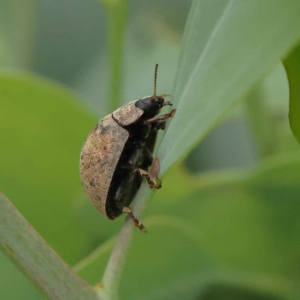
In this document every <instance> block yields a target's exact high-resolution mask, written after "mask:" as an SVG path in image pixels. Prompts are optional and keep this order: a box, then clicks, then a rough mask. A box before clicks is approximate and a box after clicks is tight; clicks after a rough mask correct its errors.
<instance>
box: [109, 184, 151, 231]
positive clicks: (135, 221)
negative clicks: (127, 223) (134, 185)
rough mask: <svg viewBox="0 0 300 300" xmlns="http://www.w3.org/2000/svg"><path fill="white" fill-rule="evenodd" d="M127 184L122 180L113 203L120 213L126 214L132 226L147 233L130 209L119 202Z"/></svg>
mask: <svg viewBox="0 0 300 300" xmlns="http://www.w3.org/2000/svg"><path fill="white" fill-rule="evenodd" d="M127 184H128V179H127V180H124V181H123V182H122V183H121V185H120V186H119V188H118V190H117V192H116V195H115V197H114V199H115V203H116V205H117V207H118V208H119V209H121V210H122V212H124V213H126V214H127V215H128V216H129V217H130V218H131V219H132V221H133V222H134V225H135V226H136V227H138V228H139V229H140V230H141V231H147V228H146V227H145V226H144V225H143V224H142V222H141V221H140V220H139V219H138V218H137V217H136V216H135V215H134V213H133V212H132V210H131V208H130V207H127V206H124V205H123V204H122V202H121V199H122V196H123V194H124V189H125V188H126V185H127Z"/></svg>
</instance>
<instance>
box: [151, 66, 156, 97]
mask: <svg viewBox="0 0 300 300" xmlns="http://www.w3.org/2000/svg"><path fill="white" fill-rule="evenodd" d="M157 69H158V64H156V65H155V71H154V94H153V96H152V97H151V98H155V97H156V79H157Z"/></svg>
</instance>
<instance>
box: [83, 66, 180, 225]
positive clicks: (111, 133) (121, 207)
mask: <svg viewBox="0 0 300 300" xmlns="http://www.w3.org/2000/svg"><path fill="white" fill-rule="evenodd" d="M157 68H158V65H156V66H155V75H154V94H153V96H148V97H145V98H142V99H140V100H135V101H132V102H130V103H128V104H126V105H124V106H122V107H120V108H118V109H117V110H115V111H114V112H113V113H112V114H110V115H108V116H106V117H104V118H103V119H102V120H100V121H99V122H98V123H97V125H96V126H95V128H94V129H93V130H92V132H91V133H90V134H89V136H88V138H87V140H86V142H85V143H84V145H83V147H82V150H81V154H80V176H81V181H82V184H83V187H84V190H85V192H86V193H87V195H88V196H89V198H90V199H91V201H92V203H93V205H94V206H95V207H96V208H97V209H98V210H99V211H100V212H101V213H103V214H105V215H106V216H107V217H108V218H109V219H111V220H113V219H115V218H116V217H118V216H119V215H121V214H122V213H127V214H128V215H129V216H130V217H131V218H132V220H133V222H134V224H135V226H137V227H138V228H139V229H140V230H146V228H145V227H144V225H143V224H142V223H141V222H140V221H139V220H138V219H137V218H136V217H135V215H134V214H133V212H132V210H131V209H130V208H129V205H130V203H131V202H132V199H133V198H134V196H135V194H136V193H137V191H138V189H139V188H140V186H141V183H142V179H143V177H145V178H146V179H147V181H148V184H149V186H150V187H151V188H156V189H158V188H160V187H161V184H160V183H156V180H155V179H153V178H152V177H151V176H150V175H149V174H148V169H149V167H150V166H151V164H152V162H153V157H152V153H153V150H154V146H155V141H156V136H157V131H158V130H159V129H162V130H163V129H165V127H166V121H167V120H168V119H169V118H171V117H173V116H174V114H175V112H176V110H175V109H173V110H172V111H171V112H170V113H167V114H164V115H160V116H158V114H159V112H160V109H161V108H162V107H163V106H166V105H172V104H171V103H170V102H169V101H167V102H165V100H164V97H166V96H169V95H166V94H164V95H161V96H157V95H156V78H157ZM156 164H158V165H159V161H158V160H157V161H156ZM158 167H159V166H158ZM157 173H158V171H157Z"/></svg>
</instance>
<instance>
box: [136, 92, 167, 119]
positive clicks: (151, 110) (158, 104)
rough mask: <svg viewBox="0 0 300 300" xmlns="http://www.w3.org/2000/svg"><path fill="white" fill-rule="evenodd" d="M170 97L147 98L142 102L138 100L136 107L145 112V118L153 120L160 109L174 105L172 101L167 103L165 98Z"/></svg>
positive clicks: (165, 95)
mask: <svg viewBox="0 0 300 300" xmlns="http://www.w3.org/2000/svg"><path fill="white" fill-rule="evenodd" d="M167 96H169V95H167V94H164V95H161V96H156V95H155V96H154V95H153V96H148V97H145V98H142V99H141V100H138V101H137V102H136V103H135V106H136V107H138V108H140V109H142V110H143V111H144V117H146V118H152V117H154V116H156V115H157V114H158V113H159V112H160V109H161V108H162V107H163V106H166V105H170V106H171V105H172V103H171V102H170V101H165V98H164V97H167Z"/></svg>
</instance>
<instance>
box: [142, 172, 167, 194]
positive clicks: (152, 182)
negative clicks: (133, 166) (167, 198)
mask: <svg viewBox="0 0 300 300" xmlns="http://www.w3.org/2000/svg"><path fill="white" fill-rule="evenodd" d="M137 170H138V171H139V172H140V174H141V175H142V176H143V177H145V178H146V180H147V182H148V184H149V186H150V188H151V189H157V190H158V189H160V188H161V187H162V184H161V180H160V179H159V178H153V177H151V176H150V175H149V173H148V172H147V171H145V170H143V169H137Z"/></svg>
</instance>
